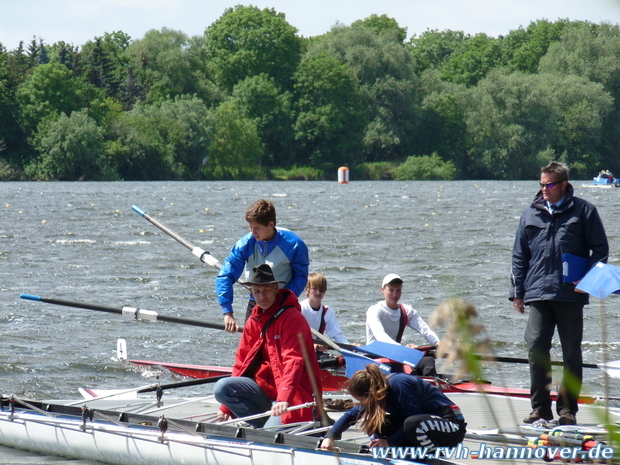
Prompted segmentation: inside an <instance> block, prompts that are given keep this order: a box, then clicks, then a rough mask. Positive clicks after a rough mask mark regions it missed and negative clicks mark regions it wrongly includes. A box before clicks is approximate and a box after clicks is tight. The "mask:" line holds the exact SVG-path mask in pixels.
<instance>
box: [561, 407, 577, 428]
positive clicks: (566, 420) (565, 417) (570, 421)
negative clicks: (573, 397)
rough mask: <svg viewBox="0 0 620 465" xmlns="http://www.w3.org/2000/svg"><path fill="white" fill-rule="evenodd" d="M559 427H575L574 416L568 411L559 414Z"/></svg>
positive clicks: (575, 420)
mask: <svg viewBox="0 0 620 465" xmlns="http://www.w3.org/2000/svg"><path fill="white" fill-rule="evenodd" d="M558 424H559V425H576V424H577V419H576V418H575V415H574V414H572V413H571V412H569V411H568V410H567V411H565V412H562V413H560V418H559V419H558Z"/></svg>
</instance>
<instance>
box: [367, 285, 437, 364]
mask: <svg viewBox="0 0 620 465" xmlns="http://www.w3.org/2000/svg"><path fill="white" fill-rule="evenodd" d="M402 292H403V280H402V279H401V278H400V276H398V275H396V274H393V273H391V274H388V275H387V276H386V277H385V278H383V282H382V283H381V293H382V294H383V296H384V297H385V300H383V301H380V302H377V303H376V304H375V305H372V306H371V307H370V308H368V311H367V312H366V344H370V343H372V342H374V341H381V342H388V343H390V344H400V342H401V340H402V337H403V333H404V332H405V328H406V327H407V326H409V327H410V328H413V329H415V330H416V331H418V332H419V333H420V334H422V336H424V338H425V339H426V340H427V341H428V343H429V344H430V345H432V346H435V347H436V346H439V344H441V341H440V340H439V337H437V334H435V332H434V331H433V330H431V329H430V328H429V327H428V325H427V324H426V323H425V322H424V320H423V319H422V317H421V316H420V315H419V314H418V312H417V311H416V310H415V309H414V308H413V307H411V306H410V305H406V304H401V303H399V301H400V297H401V295H402ZM407 347H410V348H412V349H416V348H417V347H418V346H417V345H415V344H407ZM395 368H396V367H394V366H393V367H392V371H394V369H395ZM416 374H417V375H419V376H436V375H437V370H436V368H435V359H434V358H433V357H431V356H424V357H422V360H420V362H419V363H418V364H417V366H416Z"/></svg>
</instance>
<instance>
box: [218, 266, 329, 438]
mask: <svg viewBox="0 0 620 465" xmlns="http://www.w3.org/2000/svg"><path fill="white" fill-rule="evenodd" d="M242 284H244V285H249V286H250V290H251V291H252V295H253V296H254V298H255V299H256V305H255V306H254V308H253V309H252V314H251V316H250V318H248V320H247V321H246V323H245V327H244V329H243V333H242V334H241V340H240V341H239V346H238V348H237V353H236V355H235V364H234V366H233V371H232V375H231V377H230V378H224V379H220V380H219V381H218V382H217V383H216V385H215V388H214V390H213V394H214V396H215V399H216V400H217V401H218V402H220V403H221V404H222V406H221V407H220V410H219V412H218V419H219V421H225V420H227V419H228V418H229V417H230V415H231V414H232V415H234V417H235V418H242V417H247V416H250V415H255V414H258V413H264V412H267V411H269V410H271V417H269V425H272V424H279V421H281V423H283V424H287V423H295V422H298V421H312V420H313V413H312V408H303V409H299V410H293V411H290V412H287V410H286V409H287V408H288V407H292V406H295V405H300V404H304V403H307V402H313V401H314V397H313V391H312V381H311V379H312V378H314V381H315V382H316V384H317V388H318V391H319V392H321V378H320V373H319V367H318V364H317V361H316V357H315V355H314V345H313V341H312V333H311V332H310V327H309V326H308V323H307V322H306V319H305V318H304V317H303V315H302V314H301V308H300V307H299V301H298V300H297V296H296V295H295V293H294V292H293V291H291V290H290V289H279V286H278V284H281V281H278V280H276V278H275V277H274V275H273V271H272V270H271V267H270V266H269V265H266V264H263V265H260V266H256V267H254V268H253V272H252V276H251V278H250V279H249V280H248V281H246V282H243V283H242ZM300 334H301V341H300V338H299V335H300ZM304 348H305V349H304ZM304 351H305V352H306V354H307V356H308V359H309V364H310V367H309V368H308V367H307V365H306V363H305V362H304ZM317 401H318V402H321V401H322V400H321V399H317ZM279 417H281V420H280V419H279ZM266 421H267V418H259V419H255V420H250V421H248V423H250V424H251V425H252V426H254V427H257V428H260V427H262V426H264V425H265V422H266Z"/></svg>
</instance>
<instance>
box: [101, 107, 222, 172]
mask: <svg viewBox="0 0 620 465" xmlns="http://www.w3.org/2000/svg"><path fill="white" fill-rule="evenodd" d="M213 125H214V123H213V120H212V117H211V115H210V113H209V112H208V110H207V108H206V106H205V104H204V102H202V101H201V100H200V99H199V98H197V97H189V96H179V97H176V98H175V99H174V100H166V101H164V102H162V103H160V104H154V105H147V104H139V105H136V106H135V108H133V109H132V110H131V111H128V112H126V113H125V115H124V116H122V117H120V118H117V119H116V120H115V121H114V122H113V124H112V128H111V134H110V137H109V141H108V142H107V145H106V154H107V155H108V157H109V159H110V160H113V164H114V166H115V167H116V170H117V172H118V173H119V176H120V177H121V178H122V179H124V180H144V181H145V180H159V179H177V180H182V179H188V180H194V179H200V178H201V172H200V168H201V165H202V162H203V160H204V159H205V158H206V157H207V156H208V146H209V144H210V134H211V132H212V131H213V129H212V128H213Z"/></svg>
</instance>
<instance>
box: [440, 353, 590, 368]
mask: <svg viewBox="0 0 620 465" xmlns="http://www.w3.org/2000/svg"><path fill="white" fill-rule="evenodd" d="M428 355H432V356H433V357H434V356H435V351H434V350H433V351H430V352H428ZM474 357H476V358H477V359H478V360H483V361H485V362H504V363H525V364H527V363H530V361H529V360H528V359H527V358H516V357H495V356H493V355H478V354H476V355H474ZM551 365H554V366H564V362H562V361H559V360H551ZM581 366H582V367H583V368H601V367H600V366H599V365H597V364H596V363H582V364H581Z"/></svg>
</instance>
